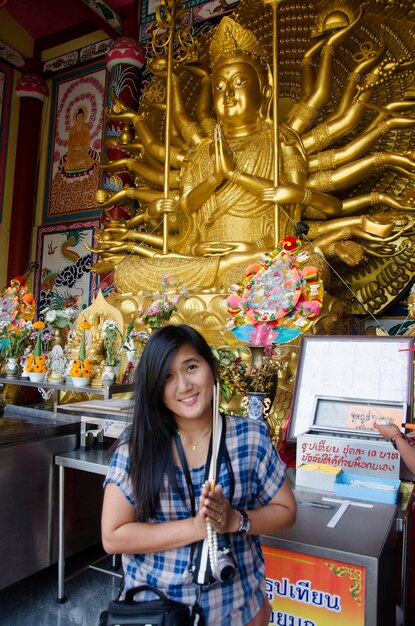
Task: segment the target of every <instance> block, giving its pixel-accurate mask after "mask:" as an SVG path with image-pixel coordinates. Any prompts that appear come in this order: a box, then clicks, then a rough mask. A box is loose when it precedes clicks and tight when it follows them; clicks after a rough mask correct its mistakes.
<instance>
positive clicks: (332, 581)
mask: <svg viewBox="0 0 415 626" xmlns="http://www.w3.org/2000/svg"><path fill="white" fill-rule="evenodd" d="M262 550H263V553H264V557H265V564H266V565H265V573H266V591H267V596H268V599H269V601H270V603H271V607H272V614H271V619H270V622H269V623H270V624H273V625H277V626H333V624H336V626H351V624H353V626H364V623H365V589H366V569H365V568H364V567H361V566H358V565H351V564H349V563H343V562H341V561H332V560H327V559H322V558H319V557H316V556H311V555H308V554H301V553H297V552H289V551H287V550H280V549H278V548H270V547H267V546H262Z"/></svg>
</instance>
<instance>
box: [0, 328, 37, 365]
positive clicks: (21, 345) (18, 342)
mask: <svg viewBox="0 0 415 626" xmlns="http://www.w3.org/2000/svg"><path fill="white" fill-rule="evenodd" d="M32 334H33V324H32V322H30V321H29V320H23V319H20V320H16V319H14V320H13V321H12V320H10V318H9V319H2V320H1V321H0V354H1V355H2V357H3V358H4V359H5V360H6V359H8V358H19V357H21V356H22V355H23V353H24V351H25V348H27V346H28V345H29V344H30V341H31V339H32Z"/></svg>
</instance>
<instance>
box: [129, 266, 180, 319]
mask: <svg viewBox="0 0 415 626" xmlns="http://www.w3.org/2000/svg"><path fill="white" fill-rule="evenodd" d="M171 280H172V277H171V276H170V274H164V275H163V277H162V280H161V292H160V293H157V294H155V295H154V302H153V304H152V305H151V306H150V307H148V308H147V309H144V310H143V311H141V314H140V315H141V320H142V322H143V324H144V325H145V326H148V327H149V328H157V327H159V326H163V324H165V323H166V322H168V321H169V320H170V318H171V316H172V315H173V313H174V312H175V311H177V304H178V302H179V300H180V295H185V293H186V291H185V290H184V289H183V288H180V285H178V284H175V285H172V283H171ZM178 290H180V294H179V295H173V294H177V291H178Z"/></svg>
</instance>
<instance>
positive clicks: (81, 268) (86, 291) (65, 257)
mask: <svg viewBox="0 0 415 626" xmlns="http://www.w3.org/2000/svg"><path fill="white" fill-rule="evenodd" d="M98 227H99V221H98V220H91V221H89V222H81V223H74V224H59V225H56V226H40V227H39V229H38V236H37V259H36V261H37V271H36V277H35V289H34V292H35V294H34V295H35V299H36V302H37V306H38V314H39V313H40V311H42V310H43V309H44V308H45V307H50V306H53V307H54V308H62V307H64V306H73V307H77V308H79V309H81V308H85V307H87V306H89V304H90V303H91V301H92V300H93V299H94V298H95V296H96V292H97V285H98V280H97V275H96V274H94V273H92V272H90V271H89V269H88V267H89V266H90V265H91V264H92V263H93V262H94V255H93V254H91V252H88V250H87V249H86V248H85V246H84V244H85V243H86V244H88V245H89V246H92V245H93V242H94V236H95V229H96V228H98Z"/></svg>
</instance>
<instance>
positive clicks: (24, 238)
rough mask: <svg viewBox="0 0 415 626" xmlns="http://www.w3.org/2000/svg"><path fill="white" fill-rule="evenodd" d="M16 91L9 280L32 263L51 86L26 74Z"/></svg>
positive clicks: (36, 77)
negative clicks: (42, 136) (45, 112)
mask: <svg viewBox="0 0 415 626" xmlns="http://www.w3.org/2000/svg"><path fill="white" fill-rule="evenodd" d="M16 94H17V95H18V96H19V97H20V111H19V128H18V134H17V150H16V162H15V170H14V184H13V204H12V212H11V223H10V240H9V257H8V264H7V283H9V282H10V279H11V278H13V276H16V275H21V274H24V273H25V272H26V270H27V268H28V265H29V260H30V244H31V239H32V227H33V222H34V209H35V203H36V190H37V174H38V171H37V169H38V168H37V166H38V155H39V148H40V146H39V139H40V125H41V120H42V107H43V101H44V100H45V97H46V95H47V89H46V86H45V85H44V83H43V80H42V79H41V78H40V77H38V76H33V75H25V76H23V77H22V78H21V79H20V80H19V81H18V82H17V85H16Z"/></svg>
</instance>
